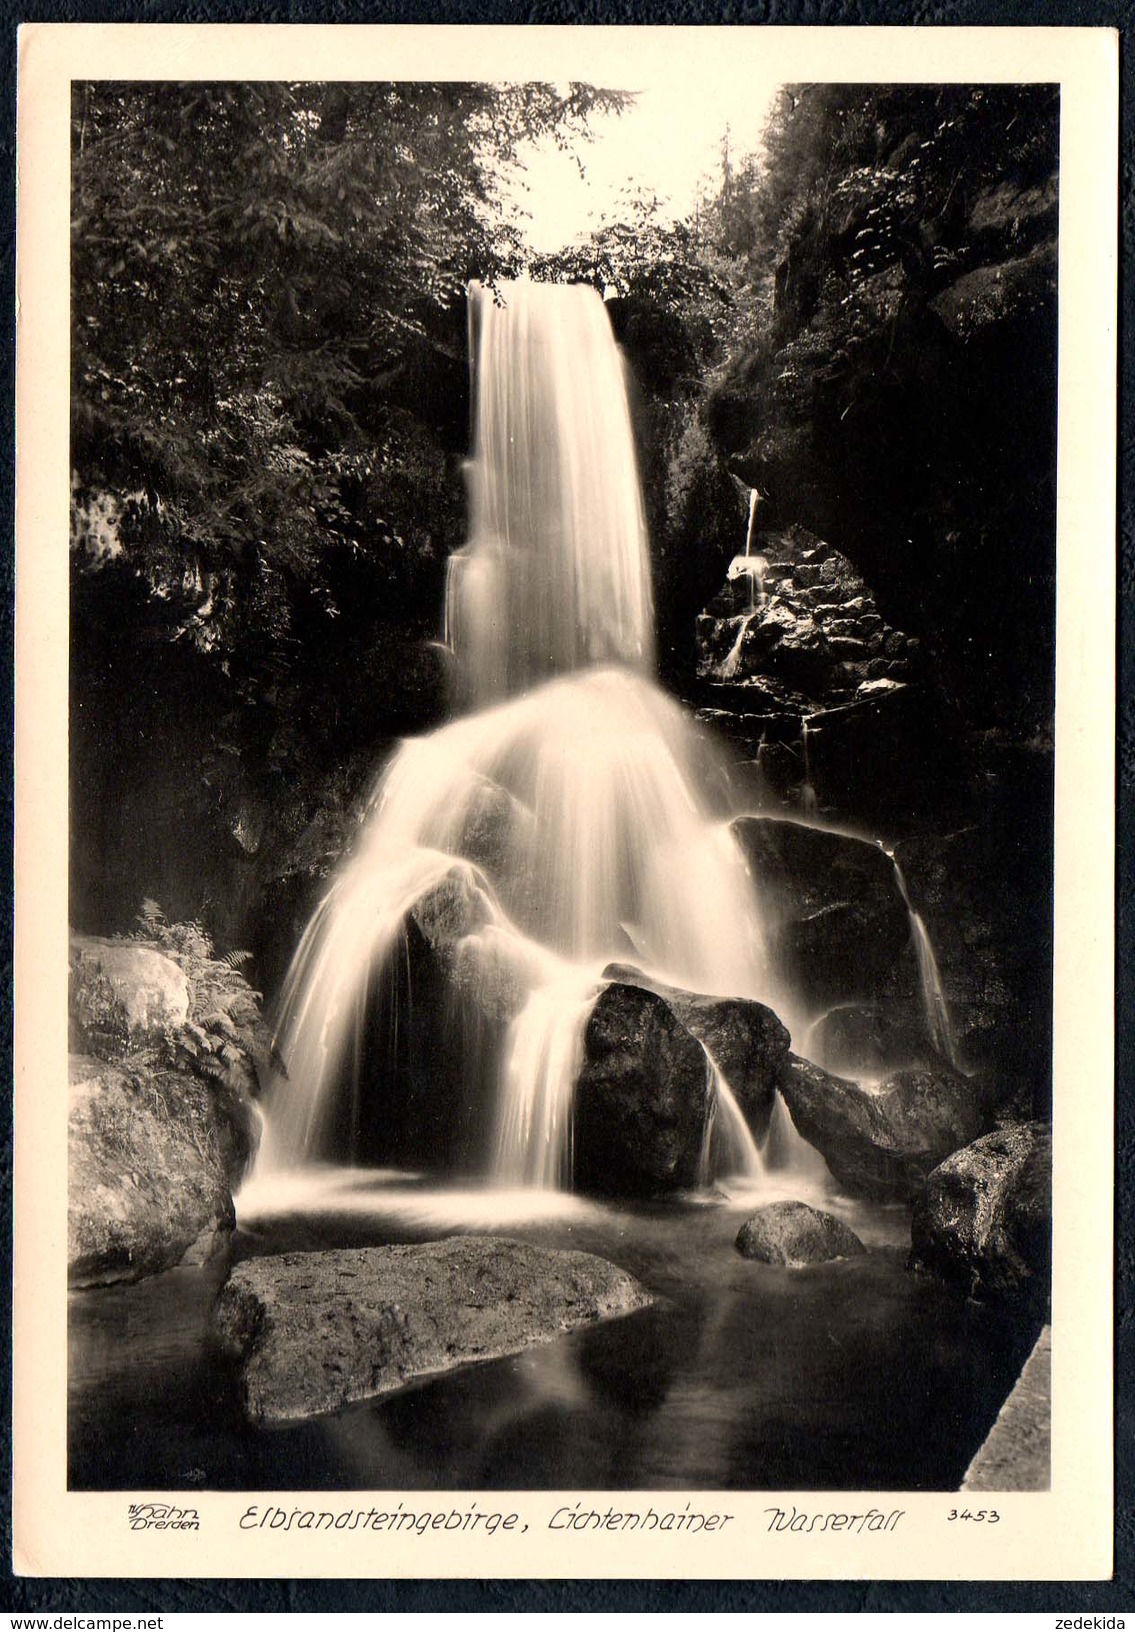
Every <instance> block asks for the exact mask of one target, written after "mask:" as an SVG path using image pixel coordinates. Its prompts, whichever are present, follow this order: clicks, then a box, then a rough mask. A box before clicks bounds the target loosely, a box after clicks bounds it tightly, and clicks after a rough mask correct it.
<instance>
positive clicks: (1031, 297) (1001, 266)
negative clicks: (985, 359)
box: [930, 241, 1056, 340]
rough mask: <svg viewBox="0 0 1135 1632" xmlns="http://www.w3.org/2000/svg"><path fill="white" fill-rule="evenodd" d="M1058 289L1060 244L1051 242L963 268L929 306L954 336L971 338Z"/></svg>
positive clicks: (1041, 301)
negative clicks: (1000, 259)
mask: <svg viewBox="0 0 1135 1632" xmlns="http://www.w3.org/2000/svg"><path fill="white" fill-rule="evenodd" d="M1055 293H1056V252H1055V244H1054V243H1052V242H1048V241H1046V242H1045V243H1042V244H1038V245H1037V246H1036V248H1035V249H1032V250H1030V251H1029V253H1028V254H1027V255H1021V256H1017V257H1015V258H1014V259H1012V260H1006V261H1000V262H997V263H995V264H993V265H991V266H979V267H975V268H974V269H973V270H972V271H970V272H965V273H963V274H962V276H961V277H960V278H958V280H957V281H956V282H955V283H952V284H950V286H949V287H948V288H947V289H944V290H942V292H941V293H940V294H938V295H936V296H935V297H934V299H933V300H932V301H931V302H930V307H931V310H932V311H934V312H936V313H937V314H938V316H939V317H940V318H941V319H942V322H943V323H944V325H945V326H946V328H947V329H948V330H949V332H950V333H951V334H952V335H955V336H957V338H958V339H961V340H968V339H970V338H971V337H972V336H974V335H976V334H979V333H981V331H982V330H983V329H987V328H990V327H992V326H993V325H994V324H997V323H1001V322H1004V321H1005V320H1006V319H1007V318H1013V317H1019V316H1021V315H1026V314H1028V313H1031V312H1033V311H1035V310H1037V309H1038V308H1040V307H1043V306H1044V305H1045V304H1046V303H1047V302H1049V301H1051V300H1052V298H1053V296H1054V295H1055Z"/></svg>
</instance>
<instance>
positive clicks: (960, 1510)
mask: <svg viewBox="0 0 1135 1632" xmlns="http://www.w3.org/2000/svg"><path fill="white" fill-rule="evenodd" d="M946 1517H947V1519H973V1520H974V1521H975V1523H977V1524H1000V1522H1001V1515H1000V1513H998V1511H997V1509H996V1508H995V1507H979V1508H978V1509H977V1511H976V1513H975V1512H973V1511H972V1510H971V1509H970V1508H968V1507H952V1508H951V1509H950V1511H949V1512H948V1513H947V1515H946Z"/></svg>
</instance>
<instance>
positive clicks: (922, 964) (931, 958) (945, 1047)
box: [883, 846, 960, 1069]
mask: <svg viewBox="0 0 1135 1632" xmlns="http://www.w3.org/2000/svg"><path fill="white" fill-rule="evenodd" d="M883 848H884V849H886V846H883ZM887 855H888V856H890V858H891V865H892V866H893V867H894V870H895V883H896V884H897V885H898V890H899V894H900V895H901V896H902V899H903V905H904V906H905V907H906V910H907V913H908V915H909V917H910V937H911V941H912V942H913V944H914V955H915V959H916V960H917V963H918V981H919V989H920V992H921V997H922V1011H923V1014H924V1015H925V1017H926V1027H927V1030H928V1032H929V1034H930V1041H931V1042H932V1043H933V1044H934V1047H935V1048H936V1049H937V1051H938V1053H939V1054H941V1056H942V1058H943V1059H945V1060H948V1061H949V1062H950V1064H951V1065H952V1066H954V1068H955V1069H960V1064H959V1058H958V1047H957V1042H956V1041H955V1038H954V1028H953V1025H952V1024H951V1021H950V1010H949V1005H948V1004H947V1002H946V993H945V990H944V988H943V986H942V976H941V974H940V972H939V969H938V959H937V958H936V957H935V955H934V945H933V942H932V941H931V939H930V932H929V930H928V929H927V928H926V924H925V921H924V920H923V917H922V914H921V913H919V912H915V910H914V907H913V905H912V904H911V899H910V896H909V894H908V893H907V887H906V879H905V878H904V877H903V871H902V868H901V867H900V866H899V864H898V859H897V857H896V856H895V854H894V852H893V851H891V850H887Z"/></svg>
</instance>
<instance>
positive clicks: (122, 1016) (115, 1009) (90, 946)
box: [70, 935, 189, 1059]
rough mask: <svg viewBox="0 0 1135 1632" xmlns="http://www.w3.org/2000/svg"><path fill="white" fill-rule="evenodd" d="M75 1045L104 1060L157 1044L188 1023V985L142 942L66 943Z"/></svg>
mask: <svg viewBox="0 0 1135 1632" xmlns="http://www.w3.org/2000/svg"><path fill="white" fill-rule="evenodd" d="M70 1006H71V1031H72V1043H73V1045H74V1046H76V1047H78V1048H80V1049H83V1048H88V1049H90V1050H91V1051H92V1052H95V1053H97V1054H99V1055H100V1056H101V1057H103V1058H111V1059H113V1058H115V1057H116V1056H121V1055H123V1054H125V1053H127V1052H129V1051H130V1050H131V1049H137V1048H142V1047H145V1046H147V1045H149V1044H155V1043H160V1042H161V1041H162V1039H163V1038H164V1037H166V1036H168V1035H170V1034H172V1033H173V1032H174V1031H176V1030H177V1028H178V1027H180V1026H183V1025H184V1024H185V1022H186V1020H188V1018H189V982H188V981H187V979H186V977H185V974H184V972H183V971H182V970H181V969H180V968H179V967H178V965H177V964H176V963H175V962H174V961H173V959H172V958H169V957H166V955H165V954H164V953H162V952H159V951H158V949H157V948H156V947H154V946H151V945H148V944H146V943H144V942H142V941H133V940H123V939H113V940H108V939H104V938H102V937H101V936H95V935H74V936H72V938H71V983H70Z"/></svg>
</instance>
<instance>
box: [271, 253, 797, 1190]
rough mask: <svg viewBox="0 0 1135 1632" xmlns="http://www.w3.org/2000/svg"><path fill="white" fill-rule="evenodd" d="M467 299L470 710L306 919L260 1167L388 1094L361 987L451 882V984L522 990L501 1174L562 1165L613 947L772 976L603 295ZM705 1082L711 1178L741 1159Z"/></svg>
mask: <svg viewBox="0 0 1135 1632" xmlns="http://www.w3.org/2000/svg"><path fill="white" fill-rule="evenodd" d="M470 298H471V302H472V311H473V323H472V329H473V332H474V333H475V335H476V369H475V377H476V381H477V391H476V425H475V435H474V456H473V459H472V461H471V462H470V466H469V472H468V481H469V491H470V499H471V523H470V538H469V543H468V544H467V546H466V547H465V549H463V550H461V551H459V552H458V553H457V555H455V557H454V558H453V560H452V563H451V571H450V574H449V579H448V585H447V601H446V629H447V636H448V639H449V641H450V642H451V644H452V646H453V649H454V652H455V654H456V656H457V658H458V660H459V662H460V666H461V670H462V674H463V676H464V679H465V690H466V693H467V695H468V696H469V698H471V699H472V700H473V701H474V702H476V703H477V704H479V705H482V706H480V708H479V710H478V712H475V713H471V714H468V715H466V716H465V717H463V718H460V719H457V720H455V721H453V722H452V723H451V724H449V725H446V726H444V727H442V728H441V729H440V730H438V731H435V732H432V733H430V734H429V735H427V736H424V737H420V738H417V739H414V740H412V741H409V742H407V743H405V744H404V745H403V747H402V748H401V749H400V750H399V752H398V753H397V754H396V756H395V757H394V759H393V760H392V762H391V763H390V765H389V767H388V769H387V771H386V772H385V774H384V776H383V778H382V780H381V782H380V784H379V787H378V789H377V791H376V794H375V796H374V799H373V800H372V803H371V806H370V809H369V811H368V813H367V815H366V819H365V822H364V824H363V827H362V830H361V832H360V835H359V840H358V843H357V844H356V846H355V849H354V851H353V853H352V854H351V856H350V857H349V858H348V859H347V860H346V861H345V863H344V864H343V865H342V866H341V867H340V869H339V872H338V874H337V876H336V878H335V881H334V883H333V885H332V887H331V889H330V890H329V891H328V894H327V896H326V897H325V899H324V901H323V902H322V904H321V906H320V907H319V909H318V911H317V912H316V914H315V916H314V918H313V919H312V922H311V924H310V925H309V927H308V930H307V932H306V933H305V935H304V937H303V941H302V943H301V945H300V948H299V950H298V952H297V954H296V958H295V960H294V962H293V966H292V969H291V971H290V973H289V976H288V981H287V985H286V988H285V992H284V1000H283V1012H282V1017H281V1028H280V1039H279V1051H280V1055H281V1057H282V1059H283V1061H284V1064H285V1066H286V1069H287V1076H286V1077H281V1078H280V1080H278V1081H277V1082H276V1084H275V1087H274V1091H273V1094H272V1097H271V1101H270V1106H269V1123H270V1129H269V1134H268V1136H267V1137H266V1141H265V1145H264V1149H263V1154H262V1157H261V1160H260V1164H259V1168H260V1170H261V1171H262V1170H263V1169H264V1168H265V1167H271V1166H273V1165H275V1167H276V1168H286V1167H296V1166H300V1165H302V1164H304V1163H305V1162H308V1161H310V1160H312V1159H313V1158H314V1157H316V1156H317V1155H319V1154H320V1153H321V1150H323V1148H324V1146H325V1143H326V1133H327V1130H328V1128H329V1127H330V1126H331V1125H332V1124H334V1125H335V1126H336V1127H341V1126H342V1122H343V1118H342V1115H341V1102H340V1096H342V1095H344V1094H348V1095H351V1096H353V1101H354V1103H355V1104H356V1105H357V1102H358V1099H359V1096H360V1095H361V1094H365V1093H370V1092H374V1091H379V1092H380V1091H381V1089H378V1090H375V1089H374V1088H373V1087H372V1086H370V1085H369V1084H368V1083H367V1082H364V1081H363V1080H362V1077H361V1074H360V1073H361V1065H362V1042H361V1039H362V1034H363V1025H364V1019H365V1008H366V1002H367V997H368V993H369V992H370V990H371V987H372V983H373V980H374V978H375V976H376V974H377V973H379V972H381V970H382V967H383V965H384V964H385V963H386V961H387V960H388V959H389V958H390V956H391V953H392V949H393V948H394V947H395V945H396V943H397V941H398V938H399V936H400V934H401V931H402V926H403V924H404V922H405V919H406V915H407V913H408V912H410V911H411V909H413V908H414V906H415V904H416V903H418V902H420V901H422V899H423V898H424V897H426V896H428V895H429V894H430V892H431V891H434V890H436V889H437V888H438V887H439V886H440V885H445V884H446V881H447V880H449V881H450V883H453V882H454V881H455V882H456V884H457V886H459V890H460V892H461V893H462V896H463V899H464V900H465V902H466V911H465V919H466V920H467V921H463V922H462V923H461V925H460V926H459V929H460V931H461V933H460V935H459V938H458V942H457V946H456V949H455V955H456V956H457V957H458V958H459V960H460V961H461V966H462V969H463V971H464V973H465V975H466V976H467V980H468V981H471V982H472V984H473V985H474V987H476V985H477V983H478V981H481V982H483V984H484V985H485V987H486V993H485V994H483V995H484V996H485V1006H491V1005H490V1004H489V996H488V994H487V987H488V983H489V973H490V970H491V969H492V970H496V969H499V967H500V966H501V965H502V963H503V964H504V965H506V966H507V971H508V975H509V990H510V991H513V990H514V991H515V993H516V997H515V1001H514V1003H513V1004H512V1007H511V1009H510V1010H509V1012H508V1013H507V1014H504V1015H501V1016H498V1018H499V1020H500V1024H501V1025H502V1026H503V1027H504V1028H505V1029H504V1034H503V1037H502V1044H501V1048H500V1050H499V1053H500V1059H501V1064H500V1068H499V1074H498V1077H497V1080H496V1087H495V1095H496V1117H495V1120H496V1133H495V1145H494V1153H493V1157H492V1173H493V1176H494V1177H495V1178H496V1179H497V1180H498V1182H500V1183H502V1184H509V1185H517V1184H523V1185H534V1186H543V1187H555V1186H562V1185H565V1184H567V1183H568V1182H570V1172H571V1100H572V1091H573V1088H574V1083H575V1080H576V1077H577V1076H578V1072H579V1067H580V1063H581V1059H582V1050H583V1033H584V1029H585V1027H586V1022H587V1017H588V1015H589V1013H590V1009H591V1005H592V1003H593V1001H594V997H595V995H596V993H597V992H598V990H599V989H600V988H601V984H602V982H601V980H600V979H599V971H601V970H602V968H603V966H604V965H605V964H606V963H607V962H609V961H612V960H617V959H619V958H620V957H624V956H625V955H626V950H627V943H628V941H629V942H630V944H631V945H632V946H633V948H634V951H635V957H636V961H637V962H638V963H639V964H640V965H641V966H642V967H643V968H644V969H646V970H647V971H649V972H650V973H652V974H654V975H655V976H656V977H657V978H659V979H662V980H664V981H665V982H667V983H669V984H674V985H679V986H684V987H686V988H688V989H691V990H695V991H700V992H707V993H716V994H722V995H732V996H739V997H752V998H761V997H765V998H767V997H768V996H770V995H771V986H770V981H769V975H768V970H767V965H766V960H765V952H764V944H763V935H762V930H761V920H760V912H759V904H758V901H757V899H756V897H755V894H754V890H753V887H752V884H751V881H750V878H749V873H748V869H747V867H746V865H745V861H744V857H743V855H742V853H741V851H740V849H739V848H738V845H737V843H736V841H735V839H734V838H733V836H732V833H731V832H730V829H729V827H728V825H727V823H726V822H725V821H723V820H721V819H720V818H721V817H722V816H723V815H724V814H727V813H725V812H715V811H713V810H711V809H709V808H708V807H707V805H706V803H705V800H704V798H703V796H702V793H701V791H700V790H701V789H703V788H706V787H709V786H713V785H714V784H715V783H717V782H718V781H720V780H721V778H720V777H719V776H718V774H717V773H718V771H719V769H720V766H719V763H718V760H717V753H716V750H715V748H714V747H713V745H712V744H711V743H710V742H709V741H708V740H707V739H706V738H705V737H704V736H703V735H702V734H701V732H700V731H699V730H698V728H697V727H696V726H695V724H694V722H693V721H692V720H691V718H690V717H689V716H687V715H686V714H685V712H684V711H683V710H682V709H681V708H679V707H678V706H677V704H675V703H674V702H673V701H672V700H671V699H669V698H668V697H667V696H666V695H665V694H664V693H663V692H661V691H660V690H659V689H658V688H657V687H656V686H655V685H654V684H653V683H652V682H651V681H650V680H649V679H648V677H647V671H648V670H649V667H650V664H651V661H652V651H653V633H652V621H651V598H650V584H649V572H648V563H647V553H646V534H645V528H644V526H643V520H642V502H641V497H640V493H639V487H638V479H637V474H636V471H635V464H634V455H633V446H632V442H631V431H630V417H629V412H628V409H627V402H626V395H625V390H624V384H623V379H622V373H621V362H620V359H619V355H618V352H617V349H616V347H615V345H614V341H613V338H612V335H611V331H610V326H609V324H608V321H607V316H606V313H605V311H604V309H603V305H602V302H601V300H600V299H599V297H598V296H597V295H596V294H595V292H594V291H592V290H588V289H582V288H575V287H569V288H565V287H563V286H559V285H538V284H515V285H507V286H503V287H502V288H501V290H500V291H499V293H498V295H497V296H496V297H494V296H493V295H492V294H490V293H489V292H487V291H485V290H481V289H476V288H474V289H473V290H472V291H471V295H470ZM486 705H488V706H486ZM486 836H487V842H486ZM498 984H499V983H498ZM495 990H496V988H495V987H494V991H495ZM498 1007H499V1004H498ZM714 1069H716V1068H714ZM380 1075H381V1073H380ZM717 1076H718V1078H719V1079H720V1080H718V1081H717V1082H716V1084H715V1092H714V1094H713V1096H712V1098H713V1102H714V1105H715V1107H716V1111H715V1117H714V1123H715V1133H714V1136H713V1139H712V1141H711V1143H712V1146H713V1151H714V1155H713V1166H714V1170H715V1173H717V1174H720V1173H721V1172H722V1171H732V1170H735V1169H737V1168H740V1169H741V1170H743V1171H746V1172H750V1171H755V1170H757V1169H759V1164H760V1158H759V1153H757V1152H756V1147H755V1146H754V1145H753V1141H752V1136H751V1134H750V1133H749V1131H748V1128H747V1127H746V1126H745V1122H744V1117H743V1116H742V1114H741V1112H740V1109H739V1108H738V1106H737V1104H736V1100H735V1099H734V1097H733V1095H732V1093H731V1091H730V1089H729V1085H728V1084H727V1083H726V1082H725V1081H724V1078H721V1077H720V1073H717ZM334 1107H339V1113H340V1114H337V1115H334V1116H333V1115H332V1109H333V1108H334ZM350 1120H351V1122H352V1125H353V1124H354V1123H355V1122H356V1121H357V1115H354V1114H353V1115H352V1117H351V1119H350ZM754 1163H755V1164H756V1168H754Z"/></svg>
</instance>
